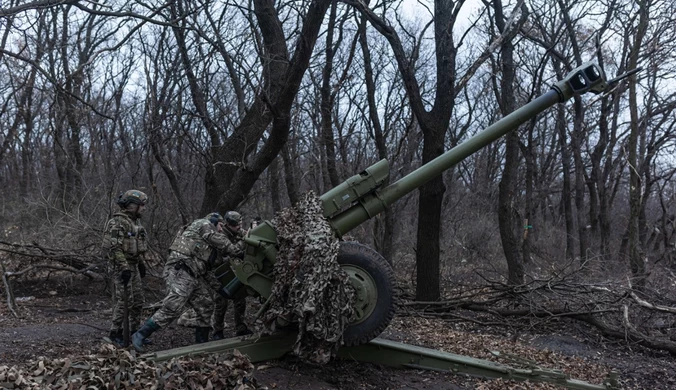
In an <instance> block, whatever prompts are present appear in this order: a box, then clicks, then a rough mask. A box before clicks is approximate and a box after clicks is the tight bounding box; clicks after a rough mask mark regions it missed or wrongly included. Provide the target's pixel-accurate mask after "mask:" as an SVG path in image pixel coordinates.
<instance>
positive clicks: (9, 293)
mask: <svg viewBox="0 0 676 390" xmlns="http://www.w3.org/2000/svg"><path fill="white" fill-rule="evenodd" d="M2 283H4V284H5V291H6V293H7V308H9V311H11V312H12V314H14V317H16V318H19V315H18V314H17V313H16V311H14V308H15V307H16V302H15V301H14V292H13V291H12V287H11V286H10V284H9V280H8V279H7V272H5V264H2Z"/></svg>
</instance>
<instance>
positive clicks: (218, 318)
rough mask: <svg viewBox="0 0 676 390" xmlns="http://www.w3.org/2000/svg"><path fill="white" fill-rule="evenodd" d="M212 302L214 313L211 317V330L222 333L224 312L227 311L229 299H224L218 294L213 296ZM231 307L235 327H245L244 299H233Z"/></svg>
mask: <svg viewBox="0 0 676 390" xmlns="http://www.w3.org/2000/svg"><path fill="white" fill-rule="evenodd" d="M214 301H215V302H214V311H213V313H212V315H211V327H212V328H213V330H214V332H219V331H220V332H222V331H223V328H224V326H225V312H226V311H227V310H228V301H230V299H226V298H224V297H222V296H221V295H219V294H215V298H214ZM233 306H234V311H235V327H238V326H240V325H246V324H244V314H245V312H246V297H244V298H240V299H235V303H234V305H233Z"/></svg>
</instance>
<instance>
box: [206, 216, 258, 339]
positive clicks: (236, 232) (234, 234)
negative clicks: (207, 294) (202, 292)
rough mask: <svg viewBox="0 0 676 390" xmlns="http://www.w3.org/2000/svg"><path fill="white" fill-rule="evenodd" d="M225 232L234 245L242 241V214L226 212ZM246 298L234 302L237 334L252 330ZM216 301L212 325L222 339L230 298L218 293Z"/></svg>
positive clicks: (244, 333)
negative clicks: (245, 320)
mask: <svg viewBox="0 0 676 390" xmlns="http://www.w3.org/2000/svg"><path fill="white" fill-rule="evenodd" d="M223 232H224V234H225V235H226V236H227V237H228V239H229V240H230V242H231V243H232V244H233V245H237V244H238V243H240V242H242V238H243V237H244V235H245V233H244V232H243V231H242V216H241V215H240V214H239V213H238V212H236V211H228V212H227V213H225V229H223ZM232 260H233V259H232V258H231V257H225V258H224V261H225V262H226V263H230V262H231V261H232ZM219 265H220V264H219ZM245 299H246V298H244V297H242V298H239V299H236V300H235V302H234V311H235V334H236V335H237V336H244V335H248V334H251V331H250V330H249V328H248V327H247V325H246V323H245V322H244V314H245V312H246V300H245ZM214 301H215V302H214V311H213V315H212V317H211V327H212V329H213V330H214V334H213V339H214V340H220V339H222V338H223V327H224V326H223V325H224V323H225V312H226V311H227V310H228V300H227V299H226V298H224V297H223V296H221V295H216V296H215V298H214Z"/></svg>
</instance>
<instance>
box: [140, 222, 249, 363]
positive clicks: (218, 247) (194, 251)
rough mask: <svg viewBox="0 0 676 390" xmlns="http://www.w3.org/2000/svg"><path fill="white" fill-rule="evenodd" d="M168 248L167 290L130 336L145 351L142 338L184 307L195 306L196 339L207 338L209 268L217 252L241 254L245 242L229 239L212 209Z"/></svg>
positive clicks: (210, 299) (210, 291) (210, 304)
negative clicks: (139, 327) (160, 303)
mask: <svg viewBox="0 0 676 390" xmlns="http://www.w3.org/2000/svg"><path fill="white" fill-rule="evenodd" d="M169 249H170V250H171V253H170V254H169V258H168V259H167V264H166V265H165V270H168V277H167V286H168V287H169V291H168V293H167V296H166V297H165V298H164V300H163V301H162V307H161V308H160V309H159V310H158V311H156V312H155V314H153V315H152V316H151V317H150V318H148V320H147V321H146V322H145V324H144V325H143V326H142V327H141V329H139V330H138V331H137V332H136V333H134V335H133V336H132V343H133V345H134V348H136V350H137V351H139V352H143V351H144V350H143V339H144V338H146V337H148V336H149V335H150V334H152V333H153V332H155V331H156V330H158V329H160V328H163V327H166V326H167V325H169V324H170V323H172V322H173V321H174V320H175V319H176V318H178V317H179V316H180V315H181V313H182V312H183V311H184V310H185V309H186V308H192V309H194V310H195V313H196V316H197V318H196V323H195V342H196V343H203V342H206V341H208V339H209V330H210V328H211V326H210V320H211V314H212V310H213V294H214V291H213V289H212V288H211V286H210V279H212V278H213V277H212V276H211V273H210V271H211V270H212V269H213V267H214V265H215V264H214V263H215V261H216V259H217V257H218V255H219V254H220V255H224V256H233V257H241V256H243V255H244V242H243V241H240V242H239V243H237V244H233V243H232V242H230V240H229V239H228V237H227V236H226V235H225V234H223V217H221V216H220V215H219V214H218V213H211V214H209V215H207V216H206V217H204V218H200V219H197V220H195V221H193V222H192V223H191V224H190V225H188V226H187V227H185V228H184V229H183V231H181V232H179V234H178V235H177V237H176V239H175V240H174V242H173V244H171V247H170V248H169ZM219 252H220V253H219Z"/></svg>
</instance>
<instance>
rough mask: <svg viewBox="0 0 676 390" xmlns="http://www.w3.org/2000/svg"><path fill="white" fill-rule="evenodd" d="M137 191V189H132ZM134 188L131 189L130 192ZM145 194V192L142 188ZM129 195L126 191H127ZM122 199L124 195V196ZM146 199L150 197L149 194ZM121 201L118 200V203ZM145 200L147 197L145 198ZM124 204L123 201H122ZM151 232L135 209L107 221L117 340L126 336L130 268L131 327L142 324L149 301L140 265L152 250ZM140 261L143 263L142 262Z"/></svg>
mask: <svg viewBox="0 0 676 390" xmlns="http://www.w3.org/2000/svg"><path fill="white" fill-rule="evenodd" d="M131 191H135V190H131ZM129 192H130V191H127V193H129ZM138 193H140V194H142V195H143V196H144V197H145V194H143V193H142V192H140V191H138ZM125 194H126V193H125ZM120 198H122V196H121V197H120ZM144 199H147V197H145V198H144ZM119 203H120V201H118V204H119ZM143 203H145V200H144V201H143ZM121 206H122V204H121ZM146 236H147V233H146V230H145V228H144V227H143V226H142V225H141V223H140V221H139V219H138V217H137V216H136V214H135V212H131V211H128V210H121V211H120V212H118V213H115V214H113V218H111V219H110V220H109V221H108V223H107V224H106V228H105V233H104V240H103V249H104V253H105V255H106V257H107V258H108V261H109V262H110V265H111V266H112V271H113V275H114V277H113V284H114V290H115V303H114V306H113V320H112V325H111V327H110V333H111V337H112V338H113V339H116V338H118V337H121V335H122V321H123V319H124V318H123V317H124V314H123V313H124V298H123V296H124V295H123V294H124V284H123V282H122V280H121V275H122V273H123V272H124V271H129V272H130V273H131V277H130V278H129V282H128V283H129V287H128V288H127V290H128V296H127V304H128V313H129V329H130V330H131V331H134V330H136V329H138V326H139V324H140V323H141V311H142V310H143V304H144V303H145V297H144V296H143V287H142V285H141V275H140V274H139V267H144V266H143V256H144V253H145V252H146V251H147V250H148V244H147V241H146V239H147V237H146ZM139 263H140V264H141V265H139Z"/></svg>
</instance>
